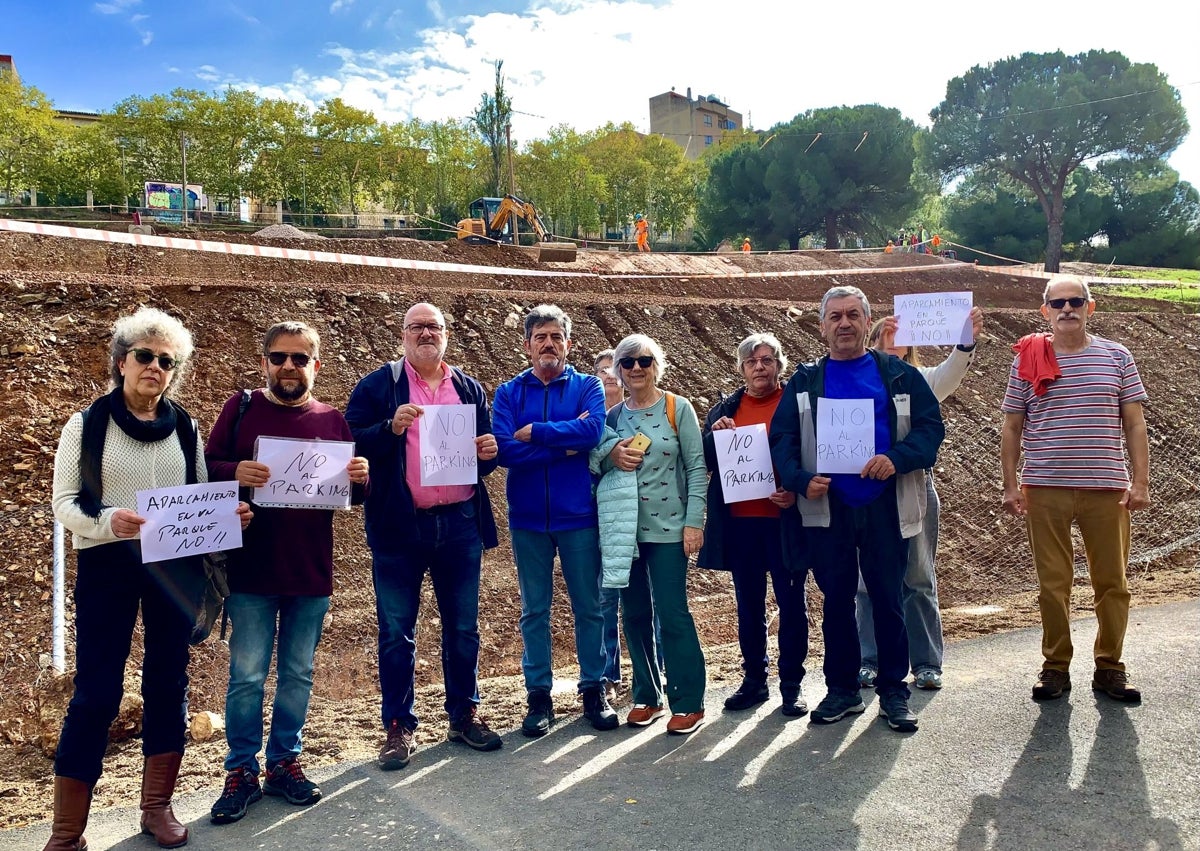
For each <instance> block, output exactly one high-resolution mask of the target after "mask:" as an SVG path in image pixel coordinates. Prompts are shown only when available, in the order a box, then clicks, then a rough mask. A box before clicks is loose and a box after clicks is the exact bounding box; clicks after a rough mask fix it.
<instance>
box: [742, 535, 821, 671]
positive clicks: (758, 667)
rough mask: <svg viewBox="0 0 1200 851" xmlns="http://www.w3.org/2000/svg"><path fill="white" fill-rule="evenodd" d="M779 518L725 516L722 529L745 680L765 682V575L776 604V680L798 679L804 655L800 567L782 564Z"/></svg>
mask: <svg viewBox="0 0 1200 851" xmlns="http://www.w3.org/2000/svg"><path fill="white" fill-rule="evenodd" d="M779 522H780V521H779V520H775V519H772V518H769V517H731V518H729V521H728V531H727V532H726V535H727V538H726V541H727V542H728V546H727V547H726V548H725V553H724V559H725V564H726V565H728V566H729V569H730V570H731V572H732V573H733V593H734V598H735V599H736V600H737V616H738V645H739V646H740V648H741V651H742V670H743V671H744V672H745V675H746V679H748V680H753V681H755V682H762V683H765V682H766V681H767V667H768V665H769V664H770V660H769V659H768V658H767V576H768V575H770V577H771V584H772V586H774V588H775V602H776V603H777V604H778V605H779V680H780V682H784V683H789V684H790V683H796V684H799V683H800V681H801V680H803V679H804V659H805V657H806V656H807V655H808V609H807V606H806V604H805V600H804V578H805V576H806V575H807V573H806V572H805V571H803V570H800V571H796V572H793V571H791V570H789V569H788V568H787V567H785V566H784V563H783V541H782V539H781V538H780V534H779Z"/></svg>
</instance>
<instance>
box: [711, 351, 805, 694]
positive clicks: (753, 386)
mask: <svg viewBox="0 0 1200 851" xmlns="http://www.w3.org/2000/svg"><path fill="white" fill-rule="evenodd" d="M735 354H736V356H737V367H738V375H739V376H740V377H741V378H742V380H743V382H744V383H743V385H742V386H741V387H739V388H738V389H737V390H735V391H734V392H733V393H730V394H729V395H728V396H726V397H725V398H723V399H722V400H721V401H720V402H718V403H717V404H716V405H714V406H713V409H712V410H711V411H709V413H708V418H707V419H706V420H705V423H704V455H705V460H706V461H707V462H708V469H709V471H710V472H711V473H712V476H711V477H710V478H709V480H708V525H707V526H705V528H704V549H702V550H701V551H700V557H699V559H698V564H699V565H700V567H707V568H712V569H715V570H728V571H730V572H731V573H732V574H733V593H734V598H735V600H736V601H737V616H738V645H739V646H740V649H741V651H742V670H743V672H744V675H743V679H742V684H741V685H740V686H739V687H738V689H737V691H735V692H734V693H733V694H731V695H730V696H729V697H727V698H726V699H725V708H726V709H729V710H734V711H740V710H744V709H750V708H751V707H754V706H757V705H758V704H760V703H764V702H765V701H766V700H767V699H768V698H769V697H770V692H769V690H768V688H767V668H768V665H769V664H770V660H769V659H768V658H767V577H768V576H770V578H771V585H772V586H773V587H774V589H775V602H776V604H777V605H778V606H779V693H780V696H781V697H782V708H781V711H782V712H783V714H784V715H788V716H792V717H796V716H800V715H804V714H805V713H806V712H808V705H807V704H806V703H805V701H804V697H803V695H802V693H801V690H800V682H801V680H803V679H804V658H805V657H806V656H807V655H808V612H807V610H806V608H805V602H804V580H805V577H806V575H807V572H806V571H805V570H804V568H803V566H802V565H792V564H785V562H784V558H783V535H784V534H785V532H784V530H785V529H787V530H788V533H791V532H792V531H793V530H792V529H791V527H789V526H785V525H784V523H783V520H782V519H781V518H782V516H783V512H784V511H787V510H788V509H789V508H791V507H792V506H794V505H795V504H796V495H795V494H794V493H792V492H791V491H788V490H784V489H783V488H782V487H779V488H776V490H775V492H774V493H773V494H771V495H770V496H769V497H765V498H762V499H752V500H746V501H744V502H734V503H726V502H725V492H724V488H723V487H722V483H721V475H720V472H719V470H718V462H717V446H716V439H715V438H714V437H713V432H715V431H721V430H723V429H731V428H737V427H738V426H751V425H757V424H759V423H762V424H765V425H766V426H767V427H768V429H769V428H770V425H771V418H772V417H773V416H775V409H776V408H777V407H779V400H780V398H781V397H782V396H783V385H782V378H783V373H784V372H786V371H787V365H788V361H787V356H786V355H785V354H784V353H783V346H782V345H781V344H780V342H779V339H778V338H777V337H776V336H775V335H774V334H751V335H750V336H749V337H747V338H746V339H744V340H742V341H741V342H740V343H738V347H737V351H736V353H735ZM792 513H793V514H795V512H792Z"/></svg>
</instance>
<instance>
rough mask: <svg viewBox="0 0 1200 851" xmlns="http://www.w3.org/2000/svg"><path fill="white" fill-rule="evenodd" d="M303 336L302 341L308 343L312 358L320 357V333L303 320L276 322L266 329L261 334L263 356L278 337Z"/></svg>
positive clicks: (268, 352) (268, 351)
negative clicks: (265, 331) (264, 332)
mask: <svg viewBox="0 0 1200 851" xmlns="http://www.w3.org/2000/svg"><path fill="white" fill-rule="evenodd" d="M292 336H295V337H303V338H304V342H306V343H308V347H309V348H310V349H312V356H313V358H314V359H320V357H321V335H320V334H318V333H317V332H316V330H315V329H313V328H312V327H311V326H309V325H306V324H305V323H303V322H290V321H284V322H276V323H275V324H274V325H272V326H271V327H270V328H268V329H267V333H266V334H264V335H263V348H262V353H263V357H266V356H267V355H268V354H270V352H271V346H273V345H275V341H276V340H278V339H279V338H280V337H292Z"/></svg>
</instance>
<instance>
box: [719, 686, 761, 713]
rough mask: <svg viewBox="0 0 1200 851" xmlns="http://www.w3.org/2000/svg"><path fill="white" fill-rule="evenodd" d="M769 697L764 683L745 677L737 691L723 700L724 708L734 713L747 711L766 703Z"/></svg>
mask: <svg viewBox="0 0 1200 851" xmlns="http://www.w3.org/2000/svg"><path fill="white" fill-rule="evenodd" d="M770 696H771V692H770V690H769V689H768V688H767V684H766V682H764V681H761V680H752V679H750V678H749V677H747V678H746V679H744V680H742V684H741V685H740V686H738V690H737V691H735V692H734V693H733V694H731V695H729V697H727V698H725V708H726V709H730V710H733V711H735V712H737V711H741V710H743V709H749V708H750V707H752V706H758V705H759V704H760V703H766V702H767V699H768V698H769V697H770Z"/></svg>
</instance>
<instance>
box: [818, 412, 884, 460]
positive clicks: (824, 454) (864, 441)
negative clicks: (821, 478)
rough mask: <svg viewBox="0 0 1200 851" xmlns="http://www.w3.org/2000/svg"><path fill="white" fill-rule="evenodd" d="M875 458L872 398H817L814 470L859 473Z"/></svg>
mask: <svg viewBox="0 0 1200 851" xmlns="http://www.w3.org/2000/svg"><path fill="white" fill-rule="evenodd" d="M873 457H875V400H874V399H826V398H820V399H818V400H817V472H818V473H856V474H857V473H861V472H862V468H863V467H865V466H867V462H868V461H870V460H871V459H872V458H873Z"/></svg>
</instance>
